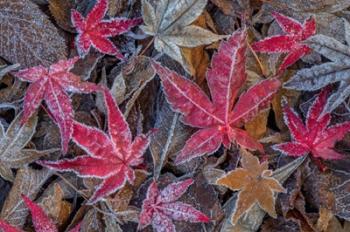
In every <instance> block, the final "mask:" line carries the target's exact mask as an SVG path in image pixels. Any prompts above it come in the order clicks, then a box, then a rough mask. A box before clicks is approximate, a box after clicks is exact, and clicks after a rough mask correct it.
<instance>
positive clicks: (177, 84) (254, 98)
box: [152, 31, 281, 163]
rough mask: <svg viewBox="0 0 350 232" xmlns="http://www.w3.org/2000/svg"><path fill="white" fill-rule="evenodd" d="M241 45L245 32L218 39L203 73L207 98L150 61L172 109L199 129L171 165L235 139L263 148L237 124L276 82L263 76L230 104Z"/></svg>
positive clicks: (241, 71) (239, 72)
mask: <svg viewBox="0 0 350 232" xmlns="http://www.w3.org/2000/svg"><path fill="white" fill-rule="evenodd" d="M246 48H247V46H246V32H245V31H237V32H235V33H234V34H233V35H232V36H231V37H230V38H229V39H228V41H223V42H221V45H220V47H219V50H218V53H217V54H215V55H214V57H213V60H212V64H211V68H210V69H209V70H208V72H207V82H208V86H209V89H210V93H211V97H212V101H211V100H210V99H209V98H208V96H207V95H206V94H205V93H204V92H203V91H202V90H201V89H200V87H199V86H197V85H196V84H195V83H193V82H192V81H190V80H188V79H186V78H185V77H183V76H180V75H179V74H177V73H176V72H173V71H171V70H169V69H167V68H165V67H163V66H161V65H160V64H159V63H155V62H154V63H153V64H152V65H153V67H154V69H155V70H156V72H157V73H158V75H159V77H160V79H161V82H162V85H163V89H164V92H165V95H166V97H167V99H168V101H169V103H170V104H171V106H172V108H173V109H174V110H175V111H179V112H180V113H182V115H183V117H182V121H183V122H184V123H185V124H187V125H190V126H193V127H197V128H200V129H199V130H198V131H197V132H196V133H194V134H193V135H192V137H191V138H190V139H188V140H187V142H186V144H185V146H184V148H183V149H182V150H181V151H180V152H179V154H178V156H177V159H176V162H177V163H182V162H185V161H188V160H190V159H193V158H195V157H199V156H202V155H204V154H211V153H214V152H215V151H216V150H217V149H218V148H219V147H220V145H221V144H224V146H225V147H229V146H230V145H231V143H236V144H238V145H240V146H242V147H245V148H248V149H250V150H260V151H262V150H263V147H262V145H261V144H260V143H258V142H257V141H256V140H255V139H253V138H252V137H250V136H249V135H248V133H247V132H245V131H244V130H241V129H240V127H241V126H242V124H243V123H245V122H247V121H249V120H251V119H252V118H253V117H255V116H256V115H257V113H258V112H259V111H260V110H262V109H265V108H267V107H268V105H269V103H270V100H271V99H272V97H273V95H274V94H275V93H276V92H277V90H278V89H279V87H280V85H281V83H280V81H279V80H277V79H268V80H264V81H262V82H260V83H258V84H256V85H255V86H253V87H251V88H250V89H249V90H248V91H247V92H246V93H245V94H242V95H241V97H240V98H239V100H238V101H237V103H236V104H235V101H236V98H237V95H238V92H239V90H240V88H241V87H242V85H243V84H244V83H245V80H246V73H245V52H246Z"/></svg>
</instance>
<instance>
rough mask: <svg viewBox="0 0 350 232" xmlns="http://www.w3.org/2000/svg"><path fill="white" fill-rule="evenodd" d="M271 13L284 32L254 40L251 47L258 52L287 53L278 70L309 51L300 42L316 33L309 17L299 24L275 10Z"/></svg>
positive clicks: (314, 25)
mask: <svg viewBox="0 0 350 232" xmlns="http://www.w3.org/2000/svg"><path fill="white" fill-rule="evenodd" d="M272 15H273V17H274V18H275V20H276V21H277V23H278V25H279V26H280V27H281V28H282V30H283V31H284V32H285V33H286V34H285V35H275V36H271V37H268V38H265V39H263V40H261V41H258V42H255V43H254V44H253V45H252V47H253V49H254V50H255V51H258V52H265V53H288V54H287V56H286V57H285V58H284V60H283V62H282V64H281V66H280V67H279V71H283V70H285V69H286V68H288V67H289V66H291V65H292V64H294V63H295V62H297V61H298V60H299V59H300V58H301V57H303V56H304V55H306V54H308V53H309V52H310V51H311V49H310V48H309V47H308V46H306V45H304V44H302V42H303V41H304V40H306V39H307V38H309V37H310V36H312V35H314V34H315V33H316V21H315V19H314V18H310V19H308V20H306V21H305V22H304V24H301V23H299V22H297V21H296V20H294V19H293V18H290V17H287V16H285V15H282V14H279V13H277V12H274V13H273V14H272Z"/></svg>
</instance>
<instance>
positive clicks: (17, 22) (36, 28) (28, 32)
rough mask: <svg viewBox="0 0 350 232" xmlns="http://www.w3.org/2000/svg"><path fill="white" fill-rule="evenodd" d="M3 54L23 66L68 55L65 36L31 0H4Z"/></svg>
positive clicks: (0, 6) (0, 0) (0, 14)
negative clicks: (61, 34) (63, 36)
mask: <svg viewBox="0 0 350 232" xmlns="http://www.w3.org/2000/svg"><path fill="white" fill-rule="evenodd" d="M0 25H1V33H0V55H1V56H2V57H3V58H5V59H6V60H7V61H9V62H11V63H20V64H21V68H26V67H30V66H36V65H40V64H42V65H46V66H48V65H50V64H51V63H55V62H56V61H58V60H60V59H64V58H66V56H67V51H66V50H67V47H66V44H65V41H64V39H63V38H62V37H61V36H60V35H59V33H58V31H57V29H56V28H55V26H54V25H53V24H52V23H51V22H50V21H49V19H48V17H47V16H46V15H44V14H43V12H41V10H40V9H39V8H38V6H36V5H35V4H34V3H32V2H31V1H29V0H13V1H7V0H0Z"/></svg>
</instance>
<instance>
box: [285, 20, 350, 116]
mask: <svg viewBox="0 0 350 232" xmlns="http://www.w3.org/2000/svg"><path fill="white" fill-rule="evenodd" d="M344 27H345V28H344V29H345V31H346V32H347V33H346V34H347V35H348V36H346V37H345V39H346V43H347V45H344V44H342V43H341V42H339V41H337V40H335V39H334V38H331V37H328V36H325V35H315V36H312V37H311V38H309V39H308V40H306V41H305V42H304V43H306V44H307V45H308V46H309V47H311V48H312V49H314V50H315V51H316V52H318V53H320V54H321V55H323V56H324V57H326V58H327V59H329V60H330V62H326V63H323V64H320V65H315V66H313V67H311V68H306V69H301V70H299V71H298V72H297V73H296V74H295V75H294V76H293V77H292V78H291V79H290V80H289V81H287V82H286V83H285V84H284V87H285V88H288V89H297V90H303V91H314V90H317V89H321V88H323V87H325V86H327V85H328V84H332V83H336V82H339V87H338V91H336V92H335V93H333V94H332V95H331V96H330V97H329V98H328V100H327V105H326V106H325V109H324V112H325V113H330V112H332V111H333V110H334V109H335V108H337V107H338V106H339V105H340V104H341V103H342V102H343V101H344V100H345V99H346V98H348V97H349V95H350V87H349V83H350V78H349V76H350V52H349V50H350V24H349V23H348V21H346V20H345V19H344Z"/></svg>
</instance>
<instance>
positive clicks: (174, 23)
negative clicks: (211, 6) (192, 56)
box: [141, 0, 226, 72]
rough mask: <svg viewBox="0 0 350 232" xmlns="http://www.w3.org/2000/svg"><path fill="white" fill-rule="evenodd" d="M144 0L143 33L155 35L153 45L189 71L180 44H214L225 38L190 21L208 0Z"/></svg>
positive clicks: (195, 17) (197, 15) (188, 45)
mask: <svg viewBox="0 0 350 232" xmlns="http://www.w3.org/2000/svg"><path fill="white" fill-rule="evenodd" d="M153 3H154V4H153V5H152V4H151V3H150V2H149V1H147V0H143V1H142V16H143V21H144V24H145V25H142V26H141V29H142V30H143V31H144V33H146V34H148V35H152V36H154V46H155V48H156V49H157V50H158V51H159V52H161V53H165V54H167V55H168V56H170V57H171V58H173V59H174V60H176V61H178V62H179V63H180V64H181V65H182V66H183V67H184V68H185V70H187V71H188V72H189V71H190V69H189V64H188V63H187V62H186V60H185V58H184V57H183V54H182V53H181V49H180V47H190V48H192V47H197V46H200V45H204V44H211V43H212V42H215V41H218V40H220V39H223V38H225V37H226V36H221V35H216V34H214V33H212V32H211V31H208V30H205V29H203V28H201V27H198V26H195V25H190V24H191V23H192V22H194V21H195V20H196V19H197V18H198V17H199V16H200V15H201V14H202V12H203V10H204V8H205V6H206V5H207V0H181V1H169V0H160V1H157V2H153Z"/></svg>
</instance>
